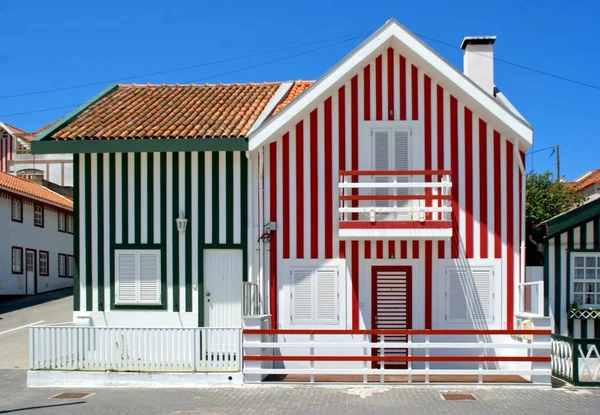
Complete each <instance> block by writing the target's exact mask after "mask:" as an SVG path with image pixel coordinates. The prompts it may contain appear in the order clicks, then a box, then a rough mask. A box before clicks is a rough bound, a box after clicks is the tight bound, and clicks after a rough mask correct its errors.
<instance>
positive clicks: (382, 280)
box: [371, 266, 412, 368]
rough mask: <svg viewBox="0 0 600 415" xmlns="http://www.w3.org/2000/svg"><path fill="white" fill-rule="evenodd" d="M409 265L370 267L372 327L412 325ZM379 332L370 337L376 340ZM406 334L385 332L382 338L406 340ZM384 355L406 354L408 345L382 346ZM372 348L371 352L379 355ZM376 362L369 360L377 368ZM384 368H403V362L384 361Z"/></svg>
mask: <svg viewBox="0 0 600 415" xmlns="http://www.w3.org/2000/svg"><path fill="white" fill-rule="evenodd" d="M411 281H412V268H411V267H409V266H379V267H372V268H371V297H372V328H373V329H374V330H402V329H411V328H412V295H411V293H412V282H411ZM380 338H381V337H380V336H379V335H374V336H373V337H372V339H373V342H378V341H380ZM407 340H408V336H406V335H386V336H385V342H386V343H388V342H406V341H407ZM383 353H384V355H385V356H408V349H405V348H386V349H385V350H384V352H383ZM380 355H381V352H380V349H373V356H380ZM379 366H380V364H379V362H373V367H375V368H378V367H379ZM385 367H386V368H406V367H407V363H406V362H394V363H386V364H385Z"/></svg>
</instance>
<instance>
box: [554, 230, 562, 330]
mask: <svg viewBox="0 0 600 415" xmlns="http://www.w3.org/2000/svg"><path fill="white" fill-rule="evenodd" d="M560 262H561V261H560V235H556V236H555V237H554V327H555V329H554V332H555V333H557V334H562V332H561V331H560V326H561V324H560V323H561V321H560V320H561V315H562V310H561V309H560V304H561V295H562V293H561V291H560V280H561V278H562V277H561V264H560Z"/></svg>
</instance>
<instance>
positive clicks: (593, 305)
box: [567, 229, 600, 323]
mask: <svg viewBox="0 0 600 415" xmlns="http://www.w3.org/2000/svg"><path fill="white" fill-rule="evenodd" d="M577 230H579V229H577ZM575 248H576V249H577V247H575ZM582 248H584V247H582ZM570 254H571V258H570V262H571V264H570V267H569V270H568V272H569V275H570V277H571V278H570V280H571V287H570V288H571V298H568V299H567V301H568V304H572V303H573V301H575V257H576V256H579V257H583V258H596V261H598V259H599V258H600V252H570ZM585 268H588V267H587V266H585V264H584V269H585ZM589 268H591V267H589ZM598 268H600V267H598V263H597V262H596V266H595V267H594V269H595V270H598ZM577 282H578V283H582V284H586V283H591V284H596V283H599V282H600V277H598V276H596V278H595V279H593V280H592V279H589V280H588V279H586V278H585V275H584V278H583V279H578V280H577ZM584 292H585V286H584ZM593 292H594V294H593V295H594V296H597V295H598V294H600V291H598V290H594V291H593ZM584 299H585V294H584ZM578 305H579V307H580V308H581V307H583V308H598V307H600V303H598V302H596V303H582V304H578ZM584 322H585V320H582V323H584Z"/></svg>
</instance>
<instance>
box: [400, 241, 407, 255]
mask: <svg viewBox="0 0 600 415" xmlns="http://www.w3.org/2000/svg"><path fill="white" fill-rule="evenodd" d="M407 257H408V243H407V242H406V241H400V258H401V259H406V258H407Z"/></svg>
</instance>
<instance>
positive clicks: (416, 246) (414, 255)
mask: <svg viewBox="0 0 600 415" xmlns="http://www.w3.org/2000/svg"><path fill="white" fill-rule="evenodd" d="M412 259H419V241H412Z"/></svg>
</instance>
